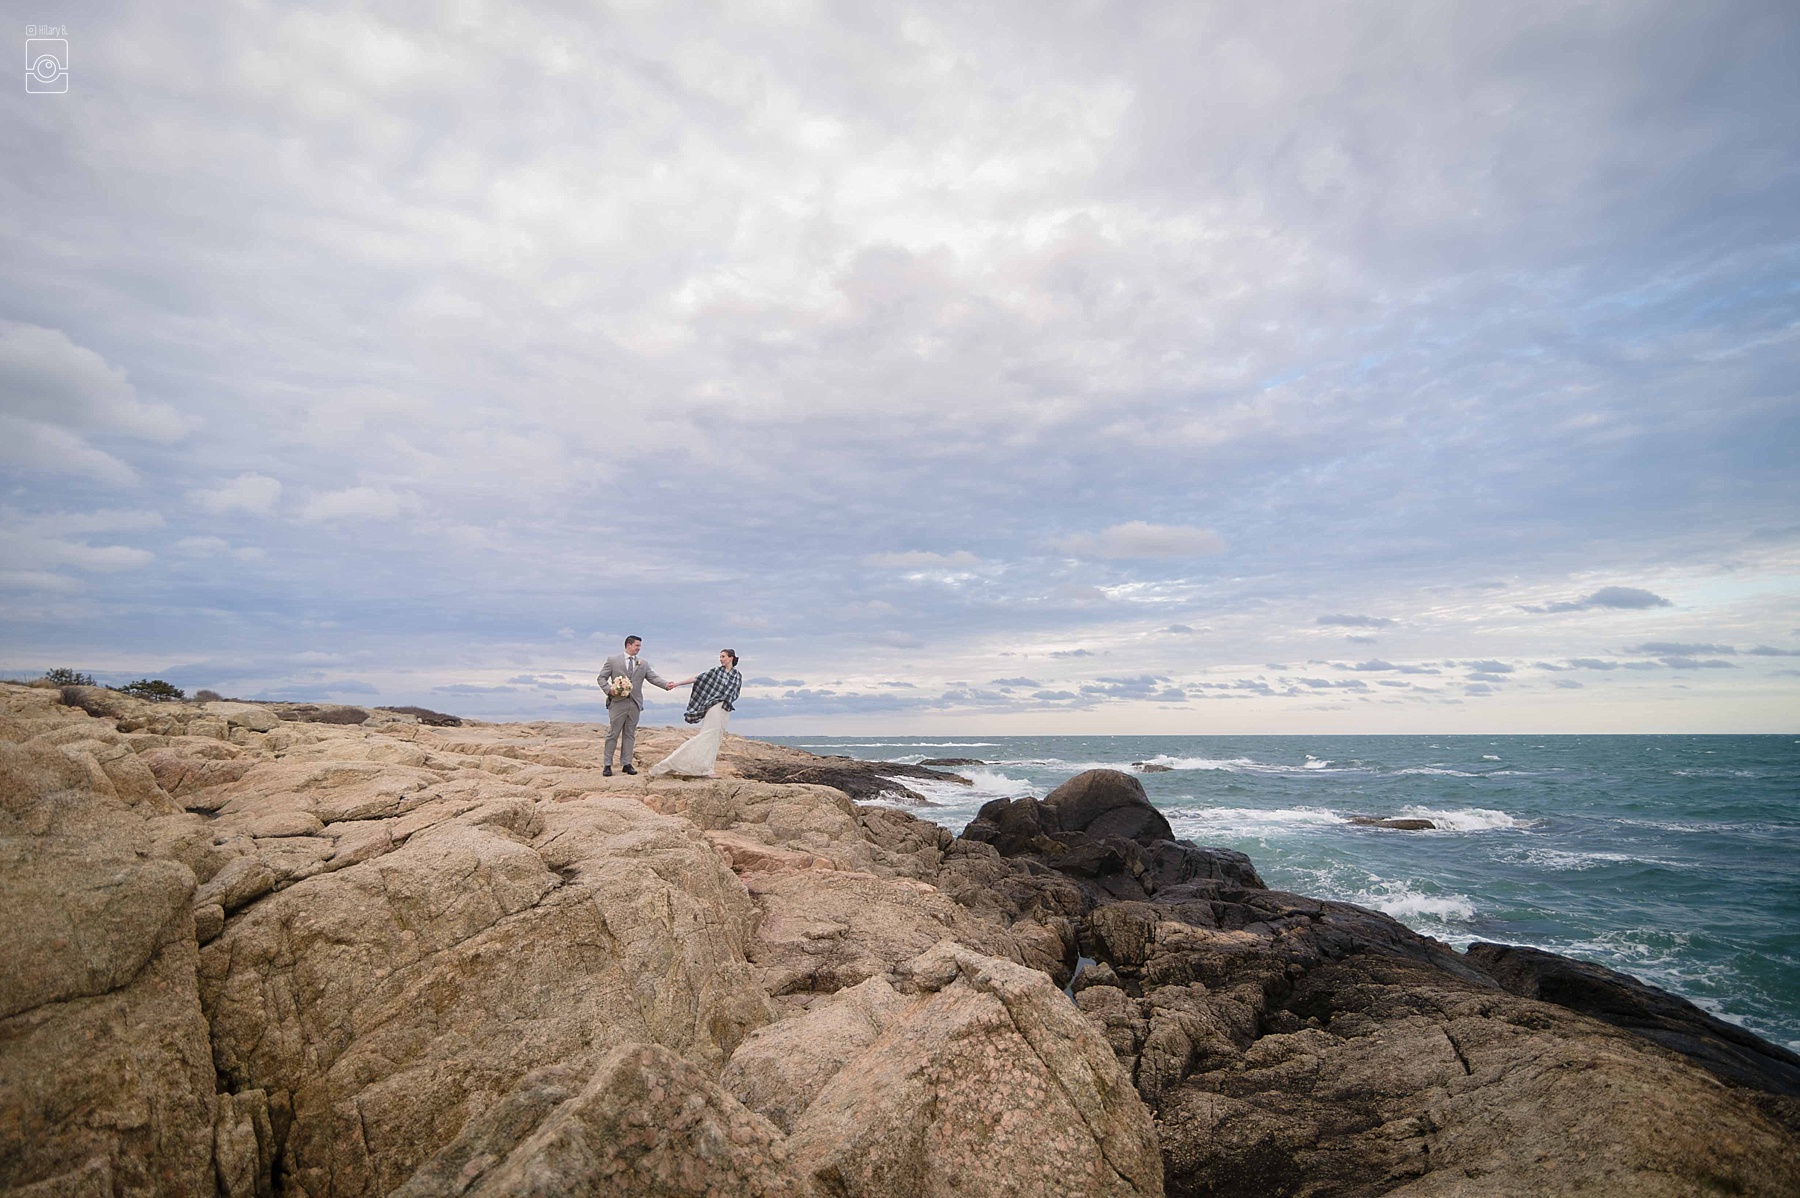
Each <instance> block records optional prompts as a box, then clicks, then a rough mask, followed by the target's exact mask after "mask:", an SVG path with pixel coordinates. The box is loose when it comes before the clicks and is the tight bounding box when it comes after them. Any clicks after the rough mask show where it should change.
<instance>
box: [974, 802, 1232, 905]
mask: <svg viewBox="0 0 1800 1198" xmlns="http://www.w3.org/2000/svg"><path fill="white" fill-rule="evenodd" d="M1121 780H1122V781H1121ZM1075 783H1081V785H1079V786H1077V785H1074V784H1075ZM1133 829H1136V830H1138V831H1137V832H1136V834H1135V835H1130V834H1128V833H1129V832H1130V831H1131V830H1133ZM961 840H962V841H963V842H975V843H978V844H986V845H991V846H992V847H993V849H994V851H995V852H996V853H997V854H998V855H999V856H1000V857H1002V858H1008V859H1014V860H1020V861H1026V862H1029V863H1030V864H1031V865H1033V866H1035V867H1041V868H1042V869H1043V870H1045V871H1047V872H1055V873H1057V874H1060V875H1062V876H1063V877H1065V878H1067V879H1069V880H1071V881H1074V882H1076V884H1077V885H1079V886H1080V887H1081V888H1082V890H1084V891H1085V892H1087V894H1088V896H1089V901H1090V903H1092V904H1096V905H1097V904H1100V903H1105V902H1117V901H1133V900H1140V899H1148V898H1150V897H1152V896H1157V897H1160V898H1162V899H1165V900H1167V901H1172V902H1181V901H1187V900H1190V899H1195V898H1201V897H1204V896H1205V895H1208V894H1210V893H1211V892H1212V891H1213V890H1214V889H1215V888H1216V887H1218V886H1219V885H1230V886H1235V887H1246V886H1247V887H1256V888H1260V887H1261V886H1262V884H1263V883H1262V879H1261V878H1260V877H1258V876H1257V873H1256V868H1255V866H1253V865H1252V864H1251V863H1250V858H1248V857H1246V856H1245V855H1244V854H1242V853H1239V852H1236V851H1234V850H1232V849H1218V848H1200V847H1198V846H1196V845H1194V844H1193V843H1192V842H1190V841H1178V840H1174V839H1172V833H1171V832H1170V830H1169V823H1168V821H1167V820H1166V819H1164V818H1163V815H1162V813H1161V812H1160V811H1157V810H1156V809H1155V808H1154V807H1152V806H1151V805H1150V800H1149V799H1148V798H1147V797H1146V796H1145V795H1144V790H1143V787H1142V786H1141V785H1139V784H1138V781H1137V779H1135V778H1133V777H1132V776H1131V775H1130V774H1124V773H1120V772H1119V771H1118V770H1090V771H1088V772H1087V773H1085V774H1078V775H1076V777H1074V778H1072V779H1070V781H1069V782H1067V783H1064V784H1063V785H1062V786H1059V787H1058V788H1057V789H1056V790H1055V791H1052V792H1051V794H1050V796H1049V797H1048V798H1045V799H1042V800H1038V799H1029V798H1026V799H995V800H993V801H992V802H990V803H987V804H986V805H984V806H983V807H982V808H981V810H980V811H979V812H978V813H977V814H976V816H975V818H974V819H973V820H972V821H970V823H969V825H968V826H967V827H966V828H964V829H963V834H962V837H961Z"/></svg>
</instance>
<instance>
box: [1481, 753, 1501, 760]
mask: <svg viewBox="0 0 1800 1198" xmlns="http://www.w3.org/2000/svg"><path fill="white" fill-rule="evenodd" d="M1481 759H1482V760H1483V761H1498V760H1500V759H1499V758H1498V757H1496V756H1494V755H1493V754H1492V753H1483V754H1482V755H1481Z"/></svg>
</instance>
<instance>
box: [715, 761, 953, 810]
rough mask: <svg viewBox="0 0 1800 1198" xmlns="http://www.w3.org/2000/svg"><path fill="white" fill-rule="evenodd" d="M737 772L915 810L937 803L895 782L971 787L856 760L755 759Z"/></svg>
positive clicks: (927, 772)
mask: <svg viewBox="0 0 1800 1198" xmlns="http://www.w3.org/2000/svg"><path fill="white" fill-rule="evenodd" d="M737 769H738V773H739V775H740V776H742V777H745V778H749V779H750V780H752V781H755V782H788V783H812V784H815V785H819V786H830V787H833V788H834V789H837V790H841V791H843V792H844V793H845V794H846V795H849V796H850V797H851V798H852V799H855V800H857V801H858V802H863V803H870V802H883V801H889V802H891V801H893V800H896V799H897V800H899V801H901V802H904V803H910V804H912V805H914V806H918V807H934V806H936V805H937V804H935V803H933V802H932V801H931V800H930V799H928V798H926V797H925V796H924V795H922V794H920V793H919V792H918V791H916V790H914V789H912V787H910V786H907V785H906V784H904V783H902V782H898V781H896V779H899V778H918V779H928V780H930V781H934V782H955V783H959V784H961V785H963V786H969V785H971V783H970V782H969V780H968V779H967V778H962V777H958V776H957V775H955V774H948V773H945V772H944V771H942V770H934V769H928V768H926V767H925V766H922V765H902V764H900V763H899V762H895V761H863V760H861V759H859V758H855V757H813V758H810V759H802V760H798V761H791V760H785V759H770V760H754V761H746V762H743V763H740V764H739V765H738V767H737Z"/></svg>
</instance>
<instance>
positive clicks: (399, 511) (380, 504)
mask: <svg viewBox="0 0 1800 1198" xmlns="http://www.w3.org/2000/svg"><path fill="white" fill-rule="evenodd" d="M420 506H421V505H420V503H419V497H418V496H417V495H415V494H413V493H412V492H410V491H393V490H390V489H388V488H386V487H348V488H346V489H344V490H342V491H326V492H324V493H322V494H319V495H315V496H313V497H312V498H311V499H309V500H307V501H306V505H305V506H304V507H302V508H301V509H300V519H302V520H304V521H307V522H309V523H316V522H319V521H325V520H394V519H398V518H399V517H400V516H402V515H406V514H409V513H413V512H417V511H418V510H419V508H420Z"/></svg>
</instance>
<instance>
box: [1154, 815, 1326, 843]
mask: <svg viewBox="0 0 1800 1198" xmlns="http://www.w3.org/2000/svg"><path fill="white" fill-rule="evenodd" d="M1163 815H1165V816H1166V817H1168V820H1169V826H1170V827H1171V828H1173V829H1174V830H1175V835H1176V836H1178V837H1183V838H1186V839H1190V840H1200V839H1204V838H1206V837H1220V836H1257V837H1260V836H1269V835H1278V834H1280V833H1282V832H1287V831H1296V832H1297V831H1304V830H1307V829H1312V828H1324V827H1335V826H1337V825H1339V824H1342V823H1343V822H1344V817H1343V816H1341V815H1338V814H1337V813H1336V812H1333V811H1328V810H1326V809H1325V808H1323V807H1278V808H1275V809H1273V810H1270V809H1268V808H1264V807H1173V808H1164V809H1163Z"/></svg>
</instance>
